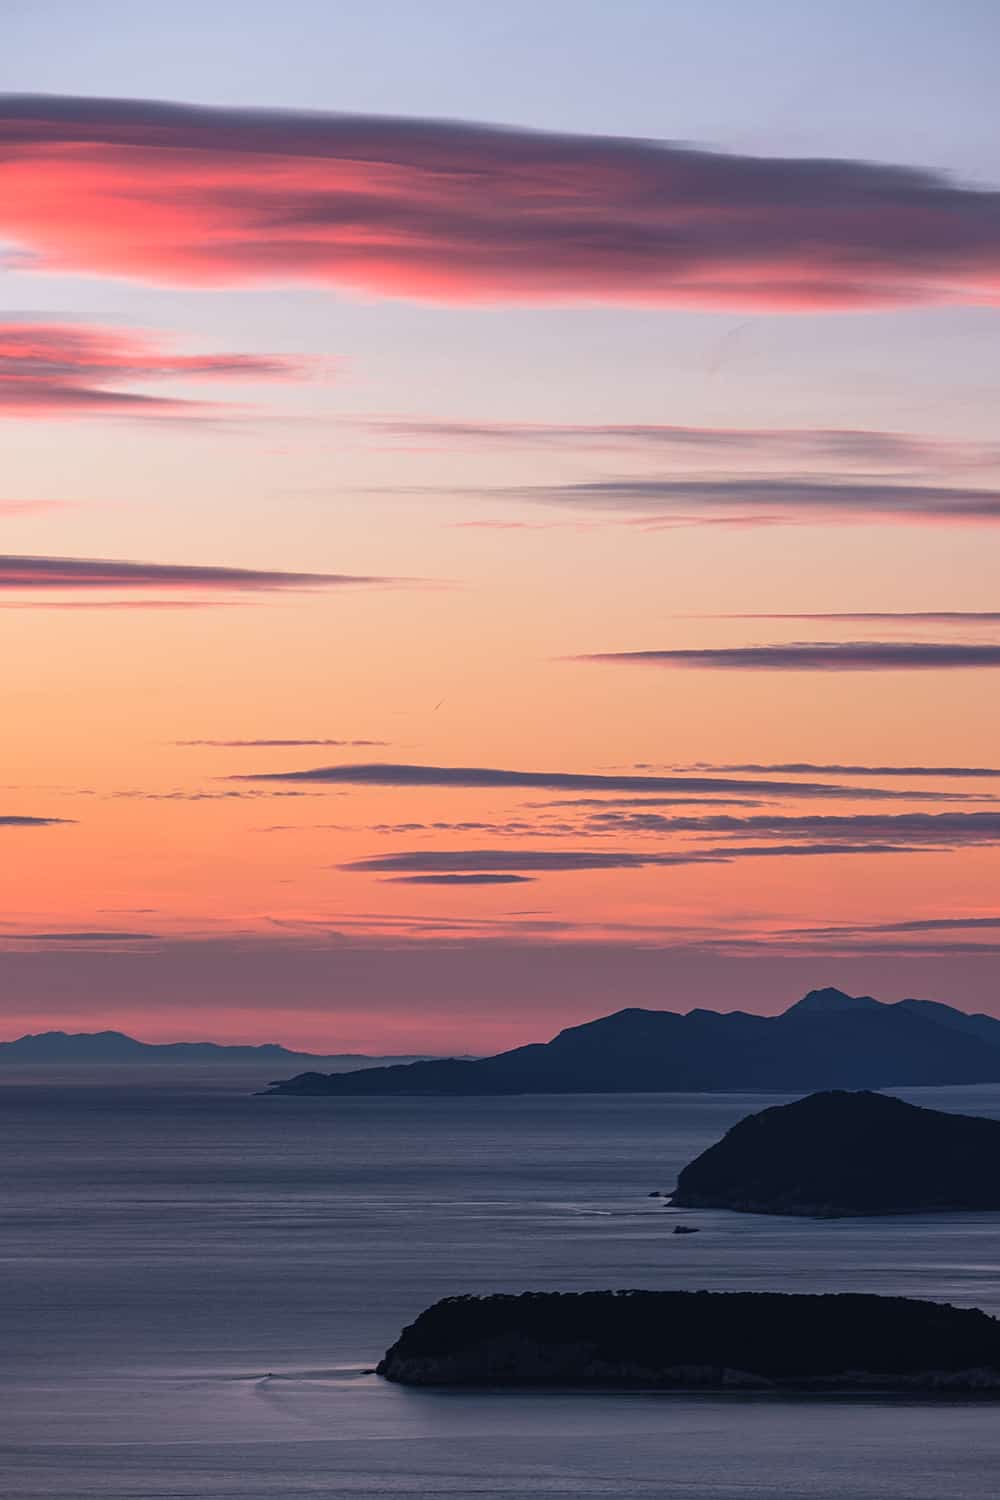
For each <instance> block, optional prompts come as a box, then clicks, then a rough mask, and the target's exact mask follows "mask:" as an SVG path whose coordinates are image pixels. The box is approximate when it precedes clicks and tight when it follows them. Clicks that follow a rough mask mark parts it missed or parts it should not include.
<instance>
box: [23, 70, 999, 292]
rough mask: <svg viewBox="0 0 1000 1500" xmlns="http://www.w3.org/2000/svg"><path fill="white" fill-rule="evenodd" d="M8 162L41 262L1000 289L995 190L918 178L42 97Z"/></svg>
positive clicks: (529, 284) (243, 277)
mask: <svg viewBox="0 0 1000 1500" xmlns="http://www.w3.org/2000/svg"><path fill="white" fill-rule="evenodd" d="M0 148H2V166H0V205H2V207H0V236H2V237H3V238H5V239H7V240H10V241H12V242H14V243H15V244H16V245H17V246H18V247H19V248H21V249H22V250H23V251H25V252H26V253H27V254H28V255H29V256H33V257H35V261H34V263H35V264H36V265H37V266H38V267H39V268H40V269H49V270H56V271H87V272H97V273H99V274H103V275H119V276H131V277H136V278H139V279H141V280H147V281H157V282H164V283H168V284H184V285H195V286H213V285H241V284H247V285H249V284H254V283H260V282H267V281H271V282H273V281H289V280H297V281H311V282H318V283H322V284H326V285H330V286H337V287H346V288H349V289H353V290H356V291H361V292H365V293H372V294H376V295H380V296H404V297H417V298H427V299H431V300H437V301H446V302H459V303H495V302H522V303H532V302H548V303H578V302H618V303H634V304H647V305H661V306H685V307H706V308H716V307H731V308H746V309H751V310H756V309H769V310H788V311H795V310H808V311H813V310H816V309H822V308H844V307H850V308H867V307H886V306H896V305H914V304H922V303H941V302H962V303H970V302H972V303H976V302H993V301H995V300H996V297H997V293H998V289H1000V194H998V193H996V192H993V191H989V190H986V189H981V188H974V187H966V186H963V185H961V184H959V183H956V182H954V181H952V180H950V179H949V178H946V177H944V176H942V175H940V174H938V173H934V172H930V171H922V170H919V169H914V168H909V167H900V166H893V165H881V164H873V163H867V162H857V161H838V160H823V159H805V158H801V159H800V158H780V157H763V156H745V155H744V156H739V155H728V154H724V153H719V152H711V151H705V150H699V149H694V148H690V147H683V146H677V145H671V144H668V143H659V142H655V141H646V140H632V139H627V138H613V137H606V136H585V135H566V134H556V133H544V132H534V131H525V130H513V129H500V128H497V127H493V126H483V125H474V124H468V123H462V122H441V121H433V120H422V119H410V120H405V119H393V118H378V117H366V116H351V115H333V114H305V113H291V112H289V113H280V112H275V111H266V110H251V109H205V108H199V107H194V106H188V105H174V104H159V103H151V102H147V101H128V100H101V99H87V98H54V97H42V96H8V97H7V98H6V100H5V101H4V102H3V103H2V105H0ZM29 263H30V262H29Z"/></svg>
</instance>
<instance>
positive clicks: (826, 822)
mask: <svg viewBox="0 0 1000 1500" xmlns="http://www.w3.org/2000/svg"><path fill="white" fill-rule="evenodd" d="M590 822H591V824H593V825H595V826H597V827H599V828H602V829H603V830H605V831H607V830H611V831H614V832H617V833H640V834H651V833H656V834H689V833H693V834H698V835H701V836H702V837H706V836H724V837H726V838H732V837H734V836H735V837H750V838H765V839H781V840H798V839H804V840H817V839H821V840H822V841H823V842H825V843H836V842H841V841H847V842H848V843H851V844H861V843H862V842H864V841H870V842H871V843H876V844H893V845H897V846H899V845H910V846H913V847H915V848H929V847H933V846H937V845H949V846H955V847H957V846H959V845H967V844H994V843H997V842H1000V813H995V812H942V813H848V814H837V813H808V814H804V815H802V816H797V817H789V816H786V815H784V814H781V813H773V814H772V813H755V814H753V815H751V816H749V817H737V816H735V815H734V814H729V813H714V814H706V815H703V816H697V817H673V816H669V815H667V814H663V813H655V812H635V811H628V812H625V811H619V810H613V811H608V812H603V813H596V814H593V815H592V817H591V819H590Z"/></svg>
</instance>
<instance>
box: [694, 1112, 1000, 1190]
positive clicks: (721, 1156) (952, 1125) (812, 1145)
mask: <svg viewBox="0 0 1000 1500" xmlns="http://www.w3.org/2000/svg"><path fill="white" fill-rule="evenodd" d="M671 1204H672V1206H673V1207H675V1208H729V1209H735V1210H737V1211H738V1212H740V1213H755V1214H804V1215H810V1216H814V1217H821V1218H842V1217H846V1216H849V1215H861V1214H905V1213H947V1212H950V1211H958V1210H962V1211H965V1210H979V1211H982V1210H985V1211H1000V1121H997V1120H988V1119H984V1118H982V1117H980V1116H972V1115H957V1114H948V1113H945V1112H944V1111H942V1110H937V1109H924V1108H920V1107H918V1106H917V1105H915V1104H906V1103H904V1101H903V1100H902V1099H894V1098H892V1097H890V1096H888V1095H885V1094H875V1093H870V1092H867V1091H861V1092H859V1093H847V1092H844V1091H842V1090H832V1091H830V1092H827V1093H819V1094H810V1095H809V1096H808V1098H805V1099H798V1100H796V1101H795V1103H793V1104H783V1105H776V1106H775V1107H773V1108H771V1109H764V1110H761V1111H760V1112H759V1113H757V1114H752V1115H748V1116H747V1117H746V1119H744V1120H741V1121H740V1122H739V1124H738V1125H734V1126H733V1128H732V1129H731V1130H729V1131H727V1133H726V1134H725V1135H724V1136H723V1137H722V1139H721V1140H720V1141H718V1142H716V1144H715V1145H714V1146H710V1147H709V1148H708V1150H707V1151H703V1152H702V1154H701V1155H700V1156H699V1157H696V1158H695V1160H694V1161H692V1162H691V1163H690V1164H689V1165H688V1166H686V1167H685V1168H684V1170H683V1171H682V1172H681V1174H680V1176H679V1178H678V1180H677V1188H676V1191H675V1192H674V1194H673V1196H672V1198H671Z"/></svg>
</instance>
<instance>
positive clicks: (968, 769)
mask: <svg viewBox="0 0 1000 1500" xmlns="http://www.w3.org/2000/svg"><path fill="white" fill-rule="evenodd" d="M677 770H678V771H722V772H725V773H727V774H728V773H731V772H744V773H748V772H749V773H752V774H754V775H767V776H773V775H777V776H800V775H801V776H943V777H961V776H968V777H972V778H987V779H989V778H993V777H997V776H1000V766H851V765H838V764H835V763H834V764H831V765H823V764H819V763H817V762H815V761H806V760H800V761H779V762H776V763H772V764H761V763H755V762H746V763H744V764H742V765H741V764H733V765H710V764H707V763H705V762H702V761H699V762H697V763H696V764H694V765H691V766H678V767H677Z"/></svg>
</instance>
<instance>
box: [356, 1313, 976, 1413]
mask: <svg viewBox="0 0 1000 1500" xmlns="http://www.w3.org/2000/svg"><path fill="white" fill-rule="evenodd" d="M378 1374H380V1375H382V1376H384V1377H385V1379H386V1380H391V1381H396V1382H399V1383H401V1384H403V1385H419V1386H467V1385H485V1386H489V1385H495V1386H512V1385H517V1386H590V1387H606V1388H607V1387H614V1386H632V1387H655V1388H662V1389H674V1390H697V1389H702V1390H733V1391H740V1390H744V1391H783V1390H784V1391H820V1392H822V1391H827V1392H837V1391H885V1392H906V1391H921V1392H927V1393H941V1394H949V1393H954V1392H961V1391H964V1392H982V1393H984V1394H990V1395H994V1396H1000V1323H998V1322H997V1321H996V1319H994V1318H991V1317H988V1316H987V1314H986V1313H983V1312H980V1311H978V1310H977V1309H974V1308H958V1307H952V1306H950V1305H949V1304H947V1303H937V1302H924V1301H917V1300H916V1299H913V1298H907V1297H879V1296H867V1295H862V1294H854V1293H841V1294H836V1295H829V1296H812V1295H802V1294H792V1293H779V1292H650V1291H616V1292H612V1291H607V1292H525V1293H523V1294H522V1295H520V1296H506V1295H498V1296H490V1297H448V1298H446V1299H445V1300H444V1301H442V1302H437V1303H435V1304H434V1305H433V1307H430V1308H428V1309H427V1311H426V1312H423V1313H421V1314H420V1316H419V1317H418V1318H417V1320H416V1321H415V1322H414V1323H412V1324H411V1325H410V1326H409V1327H408V1328H405V1329H404V1330H403V1332H402V1334H401V1335H400V1337H399V1338H398V1340H397V1341H396V1343H394V1344H393V1345H392V1347H391V1348H390V1349H389V1350H388V1351H387V1352H386V1355H385V1357H384V1358H383V1359H382V1361H381V1362H380V1363H379V1365H378Z"/></svg>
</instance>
